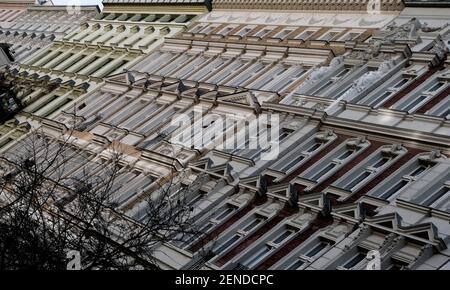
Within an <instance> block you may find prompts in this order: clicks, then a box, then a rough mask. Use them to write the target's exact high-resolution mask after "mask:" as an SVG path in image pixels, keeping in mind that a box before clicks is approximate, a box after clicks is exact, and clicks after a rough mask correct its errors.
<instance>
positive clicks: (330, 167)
mask: <svg viewBox="0 0 450 290" xmlns="http://www.w3.org/2000/svg"><path fill="white" fill-rule="evenodd" d="M334 167H336V164H335V163H330V164H328V165H327V166H326V167H325V168H324V169H322V170H321V171H319V173H317V174H316V175H314V177H313V178H312V180H319V179H320V178H322V177H323V176H324V175H325V174H327V173H328V172H329V171H331V169H333V168H334Z"/></svg>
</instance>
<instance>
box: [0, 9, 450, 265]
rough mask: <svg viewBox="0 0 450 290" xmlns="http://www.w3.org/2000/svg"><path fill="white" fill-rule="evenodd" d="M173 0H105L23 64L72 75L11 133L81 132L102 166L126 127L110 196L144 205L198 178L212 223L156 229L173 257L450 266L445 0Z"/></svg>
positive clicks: (140, 217) (124, 205)
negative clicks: (170, 237) (167, 239)
mask: <svg viewBox="0 0 450 290" xmlns="http://www.w3.org/2000/svg"><path fill="white" fill-rule="evenodd" d="M194 2H195V4H194ZM176 3H177V2H176V1H166V2H163V1H160V2H159V1H156V2H155V1H148V3H147V2H145V1H144V2H142V3H140V4H136V3H133V2H127V1H105V2H104V4H105V10H104V11H103V12H102V13H101V14H99V15H98V16H97V17H96V19H91V20H89V21H86V22H85V23H83V24H81V27H80V28H79V29H78V30H77V31H75V32H73V33H71V34H69V35H67V36H66V37H65V38H62V40H59V41H54V42H53V44H51V45H50V46H49V47H48V48H47V49H46V50H45V51H43V52H40V53H39V52H38V53H37V54H34V55H32V56H31V57H29V58H28V59H27V61H25V62H24V63H23V64H20V65H18V66H17V67H15V69H16V71H15V72H14V73H12V69H14V68H12V69H11V73H12V74H14V75H15V77H16V78H22V79H23V80H24V82H25V80H26V79H29V78H30V76H33V75H34V76H35V77H34V80H35V81H36V80H40V78H42V76H47V82H48V83H49V84H50V83H51V82H52V80H53V79H54V78H60V80H61V82H60V83H58V85H57V88H56V89H54V90H53V91H51V92H47V91H46V92H45V93H43V92H37V93H36V92H32V93H29V94H26V95H25V96H26V98H33V97H32V96H35V101H33V102H30V103H29V105H28V107H27V108H25V110H24V111H25V112H26V114H25V113H23V114H22V115H20V116H17V117H16V118H15V119H13V120H11V121H9V122H7V123H6V124H4V125H3V127H2V131H1V132H2V133H1V134H2V135H0V145H1V149H0V150H1V151H2V152H4V154H8V152H20V150H21V149H20V142H18V141H20V139H21V138H26V137H27V135H26V134H25V135H21V137H18V139H17V137H15V136H16V135H20V134H19V132H26V131H27V130H30V129H31V128H40V129H42V130H43V131H44V132H46V134H47V135H48V136H49V137H51V138H61V136H68V135H69V134H70V136H71V138H72V139H73V145H74V146H75V147H74V148H76V149H75V150H78V151H80V152H84V153H85V154H86V155H87V156H88V158H87V160H88V162H92V166H93V168H94V169H93V171H92V174H95V172H96V171H95V170H96V169H95V168H97V167H96V166H98V164H102V162H107V161H106V159H105V156H107V151H108V150H109V149H110V148H111V146H116V145H117V144H120V150H121V152H122V153H123V154H124V155H125V156H126V159H125V160H124V167H123V173H124V174H125V175H124V176H125V177H124V178H123V179H121V180H120V181H118V182H119V184H118V186H117V189H116V191H115V192H114V196H115V210H116V211H117V212H118V213H120V214H121V215H123V216H124V217H126V218H129V219H133V220H134V221H136V222H137V223H141V222H144V221H146V218H147V213H146V204H145V202H143V200H144V198H145V197H148V196H151V195H152V194H157V191H158V190H159V189H158V186H157V185H159V184H164V183H165V182H167V180H168V179H169V180H176V181H177V182H176V184H177V186H176V187H173V188H170V190H171V192H172V195H171V196H172V198H176V197H177V194H179V192H180V191H181V190H182V189H183V188H189V189H190V190H189V196H188V199H189V205H190V206H191V207H192V215H191V218H192V221H193V223H194V224H196V225H197V226H198V227H199V228H200V229H201V231H200V232H201V235H194V236H187V237H184V238H183V240H182V241H178V240H177V241H176V242H172V243H164V244H160V245H157V248H156V251H155V259H156V261H157V263H158V266H159V267H161V268H163V269H215V270H220V269H242V270H244V269H257V270H265V269H291V270H296V269H317V270H320V269H339V270H350V269H366V268H370V267H371V265H372V260H371V257H372V256H375V257H376V258H377V259H378V258H379V261H380V265H379V268H381V269H389V270H396V269H414V270H421V269H450V251H449V250H448V246H449V245H450V225H449V221H450V183H449V182H450V161H449V156H450V155H449V154H450V148H449V144H450V142H449V141H450V131H449V130H450V126H449V125H450V123H449V118H450V111H449V105H450V72H449V66H448V65H449V62H448V54H449V46H450V42H449V41H450V16H449V15H450V13H449V12H450V10H449V9H450V8H446V7H445V5H444V6H442V7H434V5H435V4H436V3H433V5H431V6H427V5H426V3H424V2H422V3H421V5H420V7H416V6H417V5H416V3H415V1H400V0H399V1H388V0H386V1H385V0H382V1H378V2H372V1H365V0H361V1H353V2H346V1H339V0H336V1H334V0H332V1H326V2H323V1H306V0H305V1H303V0H296V1H275V0H273V1H272V0H269V1H258V0H255V1H228V0H215V1H213V2H212V11H210V12H208V11H207V10H208V8H209V7H208V6H209V3H205V2H200V3H197V1H192V2H191V1H187V4H185V5H181V4H178V3H177V4H176ZM145 9H148V10H145ZM144 11H147V12H148V13H144ZM311 11H314V14H312V13H311ZM124 69H125V71H124ZM69 82H70V84H69ZM93 83H95V85H93ZM83 84H87V85H89V87H88V88H86V89H83ZM55 86H56V85H55ZM66 87H67V88H68V89H67V91H64V92H62V93H60V90H61V89H63V88H64V89H66ZM84 87H86V85H84ZM69 88H70V89H69ZM74 91H76V94H75V93H74ZM56 92H58V93H56ZM33 94H35V95H33ZM30 96H31V97H30ZM62 100H65V101H64V102H63V101H62ZM255 123H256V124H257V125H256V126H255V125H254V124H255ZM13 128H14V129H13ZM197 128H199V131H196V130H197ZM13 136H14V137H13ZM267 136H270V138H267ZM252 145H255V146H252ZM78 166H79V165H78ZM97 169H98V168H97ZM77 170H79V167H77V166H76V165H74V166H73V167H70V168H69V169H68V170H67V171H66V172H65V173H64V174H66V175H67V176H71V175H74V174H75V175H76V174H77Z"/></svg>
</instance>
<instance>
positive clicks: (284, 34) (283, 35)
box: [275, 28, 294, 39]
mask: <svg viewBox="0 0 450 290" xmlns="http://www.w3.org/2000/svg"><path fill="white" fill-rule="evenodd" d="M292 31H294V28H285V29H283V30H281V31H280V32H278V33H277V34H276V35H275V38H281V39H285V38H286V37H287V36H288V35H289V34H290V33H291V32H292Z"/></svg>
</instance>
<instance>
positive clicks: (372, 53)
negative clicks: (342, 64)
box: [346, 40, 390, 61]
mask: <svg viewBox="0 0 450 290" xmlns="http://www.w3.org/2000/svg"><path fill="white" fill-rule="evenodd" d="M382 43H383V42H382V41H380V40H372V41H370V42H369V46H368V47H367V49H366V50H355V51H353V52H352V53H350V54H349V55H347V56H346V58H353V59H359V60H369V59H372V60H379V61H383V60H388V59H389V58H390V56H389V54H385V53H383V52H380V48H381V44H382Z"/></svg>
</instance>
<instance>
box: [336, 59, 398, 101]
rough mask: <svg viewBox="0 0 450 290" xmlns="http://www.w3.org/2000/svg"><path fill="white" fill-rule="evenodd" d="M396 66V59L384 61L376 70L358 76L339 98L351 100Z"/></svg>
mask: <svg viewBox="0 0 450 290" xmlns="http://www.w3.org/2000/svg"><path fill="white" fill-rule="evenodd" d="M393 66H394V61H393V60H389V61H384V62H383V63H381V64H380V66H379V67H378V69H377V70H376V71H369V72H367V73H365V74H364V75H362V76H361V77H360V78H358V79H357V80H356V81H355V82H354V83H353V85H352V86H351V87H350V89H348V90H347V91H346V92H345V93H344V94H343V95H342V96H341V97H340V98H339V100H347V101H349V100H351V99H353V98H355V97H356V96H358V95H359V94H360V93H361V92H362V91H364V90H365V89H367V88H368V87H370V85H372V84H374V83H375V82H376V81H378V80H379V79H380V78H382V77H383V76H384V75H386V73H388V72H389V71H390V70H391V69H392V67H393Z"/></svg>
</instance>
